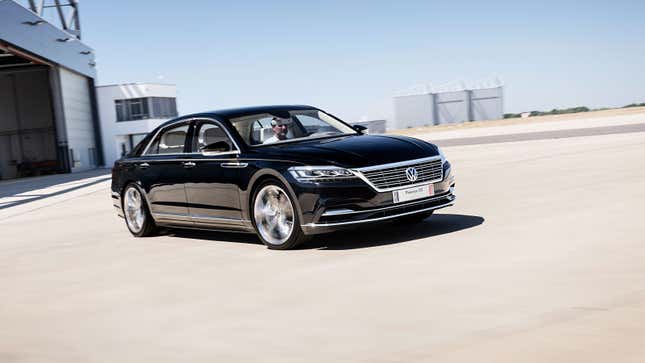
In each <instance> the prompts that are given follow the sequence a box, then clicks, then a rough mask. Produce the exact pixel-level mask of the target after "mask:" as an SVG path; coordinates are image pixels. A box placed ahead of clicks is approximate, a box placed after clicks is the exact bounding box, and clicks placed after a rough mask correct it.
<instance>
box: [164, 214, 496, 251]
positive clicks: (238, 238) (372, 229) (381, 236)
mask: <svg viewBox="0 0 645 363" xmlns="http://www.w3.org/2000/svg"><path fill="white" fill-rule="evenodd" d="M482 223H484V218H483V217H480V216H472V215H464V214H436V215H433V216H431V217H429V218H427V219H425V220H424V221H423V222H419V223H415V224H397V222H395V221H393V222H383V223H379V224H371V225H369V226H364V227H360V228H356V229H347V230H343V231H338V232H334V233H328V234H322V235H317V236H314V237H313V238H312V239H311V240H309V241H307V242H306V243H304V244H303V245H302V246H299V247H298V248H297V249H300V250H307V249H318V250H349V249H357V248H368V247H377V246H384V245H390V244H396V243H404V242H409V241H414V240H418V239H422V238H428V237H434V236H439V235H443V234H448V233H454V232H458V231H461V230H465V229H469V228H473V227H476V226H479V225H481V224H482ZM162 234H163V235H168V236H174V237H178V238H189V239H201V240H209V241H215V242H233V243H249V244H261V242H260V240H259V239H258V237H256V236H255V235H254V234H250V233H231V232H217V231H203V230H191V229H168V230H165V231H164V232H162Z"/></svg>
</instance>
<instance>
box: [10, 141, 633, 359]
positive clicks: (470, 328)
mask: <svg viewBox="0 0 645 363" xmlns="http://www.w3.org/2000/svg"><path fill="white" fill-rule="evenodd" d="M466 136H467V135H466ZM444 151H445V153H446V154H447V156H448V158H449V159H450V160H451V162H452V163H453V166H454V167H455V169H456V174H457V193H458V197H459V198H458V200H457V205H456V206H454V207H451V208H447V209H443V210H441V211H440V212H439V213H438V214H436V215H434V216H432V217H431V218H429V219H427V220H426V221H425V222H423V223H421V224H418V225H415V226H413V227H403V226H397V225H393V224H391V223H383V224H382V225H380V226H378V227H371V228H369V229H362V230H357V231H352V232H346V233H336V234H332V235H326V236H321V237H319V238H317V239H315V240H313V241H312V242H310V243H308V244H307V245H305V246H304V247H303V248H301V249H299V250H295V251H286V252H280V251H271V250H268V249H266V248H264V247H263V246H262V245H260V244H259V242H258V241H257V239H256V238H254V237H253V236H251V235H243V234H225V233H208V232H196V231H191V232H177V233H174V234H169V235H164V236H159V237H154V238H144V239H135V238H133V237H131V236H130V234H129V233H128V232H127V229H126V227H125V225H124V223H123V221H122V220H121V219H119V218H117V217H116V215H115V213H114V211H113V210H112V206H111V201H110V196H109V193H108V189H107V186H108V183H107V182H105V181H100V182H97V183H93V182H92V180H95V179H91V180H90V181H89V182H88V183H87V186H86V187H85V188H81V189H74V190H71V191H69V193H63V194H61V193H58V194H55V195H53V196H52V197H51V198H46V197H45V198H40V199H38V200H35V201H33V202H30V203H21V204H19V205H16V206H12V207H8V208H5V209H3V210H0V231H2V232H1V234H0V235H1V237H0V362H3V363H8V362H66V363H69V362H148V361H150V362H178V361H183V362H219V361H222V362H231V361H243V362H270V361H279V362H330V361H344V362H347V361H350V362H427V361H437V362H473V361H477V362H607V361H620V362H642V361H643V357H645V344H643V342H644V337H645V263H644V262H645V223H643V222H644V221H645V218H644V217H645V212H644V207H643V206H644V205H645V133H644V132H628V133H620V134H608V135H596V136H580V135H576V137H568V138H559V139H545V140H532V141H521V142H505V143H497V144H481V145H466V146H452V147H446V148H445V149H444ZM92 177H93V178H100V176H98V177H97V176H95V175H92ZM0 188H4V186H3V185H2V184H0ZM21 193H23V194H24V193H27V194H28V191H22V190H21ZM47 193H48V190H47V188H44V189H43V190H42V191H41V192H40V193H39V194H38V195H40V196H42V195H47ZM14 198H16V197H14ZM51 200H53V201H51ZM6 203H8V202H6V200H5V204H2V205H8V204H6ZM2 213H4V214H2Z"/></svg>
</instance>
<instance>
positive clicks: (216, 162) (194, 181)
mask: <svg viewBox="0 0 645 363" xmlns="http://www.w3.org/2000/svg"><path fill="white" fill-rule="evenodd" d="M193 130H194V131H193V137H192V151H193V153H192V157H193V159H192V160H193V163H194V166H193V167H192V168H191V169H190V170H189V173H190V176H189V181H188V182H187V183H186V194H187V197H188V205H189V209H190V216H191V217H192V220H193V222H194V223H195V224H196V225H200V224H201V225H211V226H230V225H241V224H243V221H242V210H241V205H240V186H239V183H240V181H239V179H240V169H241V168H244V167H246V166H247V164H246V163H243V162H239V161H238V156H239V148H238V147H237V145H236V144H235V142H234V141H233V140H232V138H231V136H230V134H229V133H228V132H227V130H226V129H225V126H224V125H223V124H221V123H220V122H219V121H217V120H212V119H203V120H197V121H196V123H195V126H194V129H193ZM216 142H223V143H225V144H226V145H228V148H227V150H224V149H222V150H220V151H207V150H206V146H208V145H212V144H214V143H216Z"/></svg>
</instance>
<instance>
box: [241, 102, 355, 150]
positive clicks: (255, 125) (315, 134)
mask: <svg viewBox="0 0 645 363" xmlns="http://www.w3.org/2000/svg"><path fill="white" fill-rule="evenodd" d="M230 121H231V123H232V124H233V126H234V127H235V129H236V130H237V131H238V132H239V133H240V136H242V139H243V140H244V142H246V143H247V144H248V145H268V144H276V143H281V142H290V141H296V140H306V139H315V138H320V137H329V136H335V135H347V134H356V131H355V130H354V129H352V128H351V127H349V126H348V125H346V124H344V123H343V122H341V121H339V120H337V119H336V118H334V117H332V116H330V115H328V114H326V113H324V112H322V111H320V110H293V111H285V112H276V113H263V114H257V115H251V116H243V117H238V118H233V119H231V120H230Z"/></svg>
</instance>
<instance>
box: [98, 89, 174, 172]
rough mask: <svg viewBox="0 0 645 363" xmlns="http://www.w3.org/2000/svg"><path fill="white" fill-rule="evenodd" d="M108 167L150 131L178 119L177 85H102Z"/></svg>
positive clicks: (101, 105)
mask: <svg viewBox="0 0 645 363" xmlns="http://www.w3.org/2000/svg"><path fill="white" fill-rule="evenodd" d="M96 94H97V99H98V104H99V115H100V118H101V135H102V138H103V151H104V156H105V165H106V166H111V165H113V164H114V161H116V160H117V159H119V158H121V157H122V156H123V155H125V154H127V153H128V152H130V150H132V148H133V147H134V146H136V145H137V144H138V143H139V141H141V140H142V139H143V138H144V137H145V136H146V134H147V133H148V132H150V131H152V130H154V129H155V128H156V127H157V126H159V125H161V124H162V123H164V122H166V121H167V120H168V119H170V118H173V117H176V116H177V101H176V98H177V90H176V87H175V86H174V85H169V84H157V83H130V84H117V85H106V86H98V87H97V88H96Z"/></svg>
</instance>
